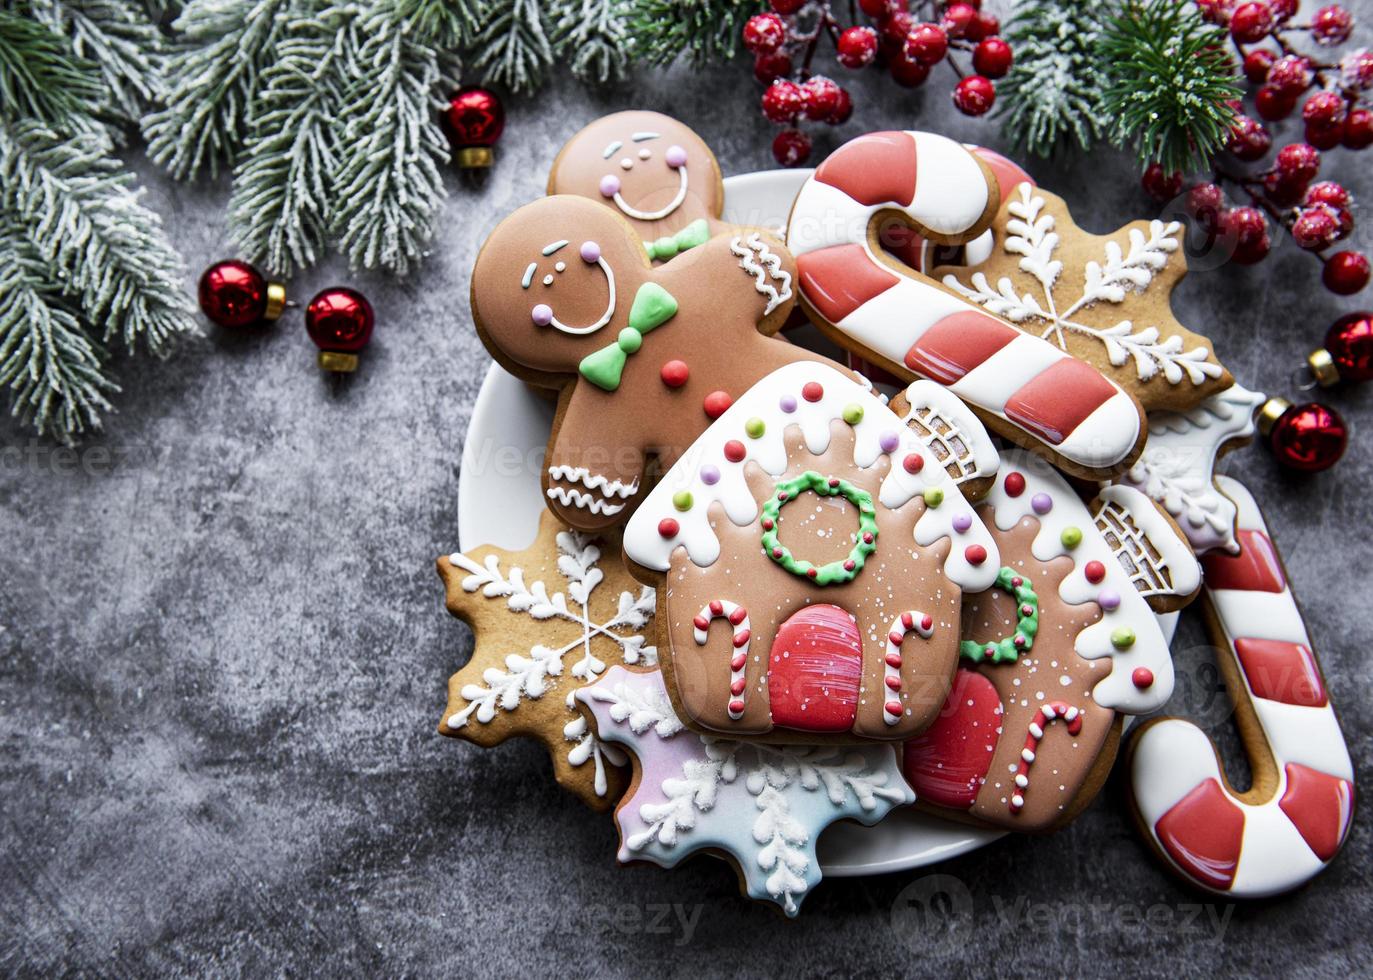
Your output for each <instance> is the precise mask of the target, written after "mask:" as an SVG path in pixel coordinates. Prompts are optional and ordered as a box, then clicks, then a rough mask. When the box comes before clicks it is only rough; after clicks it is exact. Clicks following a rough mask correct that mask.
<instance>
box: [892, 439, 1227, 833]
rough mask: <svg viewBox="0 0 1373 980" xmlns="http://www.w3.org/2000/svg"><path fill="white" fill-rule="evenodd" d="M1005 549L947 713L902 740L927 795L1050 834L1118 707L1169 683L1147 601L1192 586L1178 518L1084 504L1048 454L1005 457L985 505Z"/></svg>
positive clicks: (1147, 701)
mask: <svg viewBox="0 0 1373 980" xmlns="http://www.w3.org/2000/svg"><path fill="white" fill-rule="evenodd" d="M978 511H979V514H980V515H981V516H982V518H983V520H984V521H985V522H986V524H987V526H988V528H990V529H991V532H992V536H993V537H994V538H995V539H996V543H997V548H998V551H999V552H1000V555H1001V568H1000V569H999V571H998V575H997V580H996V585H995V587H994V588H993V589H991V590H989V591H987V592H984V593H981V594H979V595H971V596H965V597H964V600H963V627H962V636H963V642H962V645H961V647H960V655H961V657H962V661H963V666H962V667H961V668H960V669H959V671H958V674H957V676H956V677H955V679H954V683H953V689H952V692H951V693H950V695H949V699H948V702H947V705H946V707H945V709H944V711H943V712H942V713H941V715H940V717H939V719H938V720H937V721H935V723H934V724H933V725H931V726H930V727H929V728H928V729H927V730H926V731H924V732H923V733H921V734H920V735H918V736H916V737H915V738H914V739H912V740H911V741H908V742H907V743H906V747H905V763H904V767H905V773H906V778H907V780H909V781H910V783H911V785H912V786H913V787H914V788H915V791H916V796H917V798H918V799H919V800H920V802H921V805H922V806H924V807H926V808H928V809H931V810H933V811H935V812H938V813H941V814H943V815H946V816H957V817H960V818H963V819H969V820H972V821H974V822H976V823H978V824H980V825H984V826H992V827H1000V828H1003V829H1006V830H1019V831H1045V830H1053V829H1056V828H1057V827H1059V826H1062V825H1063V824H1064V823H1066V822H1067V821H1068V820H1071V819H1072V817H1074V816H1075V815H1076V814H1077V813H1078V812H1080V811H1081V810H1082V809H1083V808H1084V807H1085V806H1086V805H1087V804H1088V803H1090V802H1091V800H1092V799H1093V798H1094V797H1095V795H1096V793H1097V790H1098V789H1100V787H1101V784H1102V783H1103V781H1104V780H1105V778H1106V775H1107V773H1108V772H1109V771H1110V767H1111V763H1112V761H1113V760H1114V758H1115V753H1116V747H1117V744H1118V739H1119V734H1120V715H1121V714H1123V713H1131V714H1137V713H1143V712H1148V711H1152V710H1154V709H1156V708H1158V707H1159V706H1160V705H1161V704H1162V703H1163V702H1164V701H1166V700H1167V699H1168V696H1169V694H1170V693H1171V691H1172V686H1173V669H1172V659H1171V656H1170V654H1169V651H1168V641H1167V638H1166V637H1165V636H1164V634H1163V631H1162V630H1161V629H1160V627H1159V625H1158V621H1157V619H1156V617H1155V615H1154V614H1155V611H1156V609H1160V608H1167V607H1175V606H1176V605H1177V604H1178V603H1180V602H1183V601H1186V600H1188V599H1190V598H1191V596H1192V595H1193V594H1195V592H1196V590H1197V587H1198V585H1199V582H1200V573H1199V570H1198V568H1197V563H1196V559H1195V558H1194V557H1193V555H1192V552H1191V549H1190V548H1189V547H1188V546H1187V542H1186V541H1185V540H1184V539H1183V537H1182V535H1181V533H1180V532H1179V531H1178V529H1177V528H1176V527H1175V526H1174V525H1173V523H1172V522H1171V521H1170V520H1169V519H1168V518H1167V517H1166V516H1165V515H1164V514H1163V513H1162V512H1161V511H1159V510H1158V509H1157V508H1156V507H1155V506H1154V504H1153V503H1152V502H1151V501H1150V500H1149V499H1148V498H1147V497H1145V496H1144V495H1143V494H1141V493H1139V492H1137V491H1135V490H1131V489H1127V488H1124V487H1110V488H1107V489H1106V490H1103V491H1102V494H1101V496H1100V497H1099V498H1098V499H1097V501H1096V502H1095V504H1094V506H1093V507H1091V508H1089V507H1088V506H1087V505H1085V504H1083V503H1082V501H1081V500H1080V499H1079V498H1078V496H1077V494H1076V493H1075V492H1074V491H1073V489H1072V488H1071V487H1070V486H1069V485H1068V483H1067V482H1066V481H1065V480H1064V479H1063V478H1062V477H1061V476H1059V475H1058V474H1057V473H1055V472H1054V471H1053V470H1052V469H1050V468H1049V467H1048V466H1047V465H1046V464H1045V463H1044V462H1043V461H1042V460H1040V459H1039V458H1037V457H1035V456H1031V455H1029V454H1026V453H1013V454H1010V455H1008V456H1007V457H1006V458H1004V459H1003V460H1002V466H1001V472H1000V474H999V475H998V478H997V483H996V485H995V487H994V488H993V490H992V492H991V493H990V494H989V495H988V497H987V499H986V500H985V501H984V502H983V503H982V504H981V505H980V506H979V508H978Z"/></svg>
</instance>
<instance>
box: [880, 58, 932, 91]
mask: <svg viewBox="0 0 1373 980" xmlns="http://www.w3.org/2000/svg"><path fill="white" fill-rule="evenodd" d="M887 69H888V70H889V71H890V72H891V77H892V80H893V81H894V82H896V84H897V85H901V86H904V87H905V88H915V87H916V86H917V85H922V84H924V81H925V79H927V78H929V77H930V66H929V65H927V64H925V62H923V61H916V60H915V59H914V58H907V57H906V52H905V51H904V50H903V51H900V52H898V53H897V54H896V55H894V56H893V57H892V59H891V61H890V62H889V63H888V65H887Z"/></svg>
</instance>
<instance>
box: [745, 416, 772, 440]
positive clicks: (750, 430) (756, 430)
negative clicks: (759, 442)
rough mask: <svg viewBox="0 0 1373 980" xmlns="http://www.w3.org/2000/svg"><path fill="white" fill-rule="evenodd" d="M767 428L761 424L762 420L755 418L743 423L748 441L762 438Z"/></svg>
mask: <svg viewBox="0 0 1373 980" xmlns="http://www.w3.org/2000/svg"><path fill="white" fill-rule="evenodd" d="M767 428H768V427H767V425H765V424H764V423H763V420H762V419H760V418H758V417H757V416H754V417H753V418H751V419H749V420H748V421H747V422H745V423H744V432H746V433H747V434H748V437H749V438H750V439H760V438H762V436H763V433H764V432H766V431H767Z"/></svg>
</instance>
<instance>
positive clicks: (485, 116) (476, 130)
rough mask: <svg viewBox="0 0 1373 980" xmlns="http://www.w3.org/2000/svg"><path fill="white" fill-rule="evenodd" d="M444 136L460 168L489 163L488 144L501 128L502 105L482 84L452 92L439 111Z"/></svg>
mask: <svg viewBox="0 0 1373 980" xmlns="http://www.w3.org/2000/svg"><path fill="white" fill-rule="evenodd" d="M443 119H444V125H445V128H446V129H447V131H448V140H449V142H450V143H452V144H453V149H455V150H456V151H457V154H456V159H457V161H458V166H460V167H463V168H464V169H473V168H477V167H489V166H491V160H492V157H493V154H492V152H491V148H492V147H493V146H495V145H496V141H497V140H499V139H500V138H501V133H503V132H504V131H505V108H504V107H503V106H502V105H501V100H500V99H498V98H496V96H495V95H494V94H493V93H492V92H489V91H487V90H486V89H484V88H478V87H477V86H475V85H473V86H469V87H467V88H462V89H459V90H458V91H457V92H454V93H453V97H452V98H450V99H449V100H448V108H447V110H445V111H444V114H443Z"/></svg>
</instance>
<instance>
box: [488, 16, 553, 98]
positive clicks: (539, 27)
mask: <svg viewBox="0 0 1373 980" xmlns="http://www.w3.org/2000/svg"><path fill="white" fill-rule="evenodd" d="M473 48H474V50H476V51H477V52H478V54H477V67H478V68H479V69H481V70H482V72H483V76H482V77H483V79H484V80H485V81H486V82H487V83H488V84H491V83H494V84H497V85H504V86H505V87H507V88H509V89H510V90H511V91H514V92H532V91H534V90H535V89H536V88H538V87H539V85H540V84H541V83H542V82H543V73H544V70H545V69H547V68H548V66H549V65H551V64H552V63H553V49H552V47H551V46H550V45H549V43H548V36H547V34H545V33H544V25H543V18H542V16H541V15H540V13H539V3H538V0H492V2H491V4H490V5H489V6H488V8H487V20H486V26H485V27H484V28H483V29H482V32H481V34H480V35H478V37H477V40H476V43H475V44H474V45H473Z"/></svg>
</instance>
